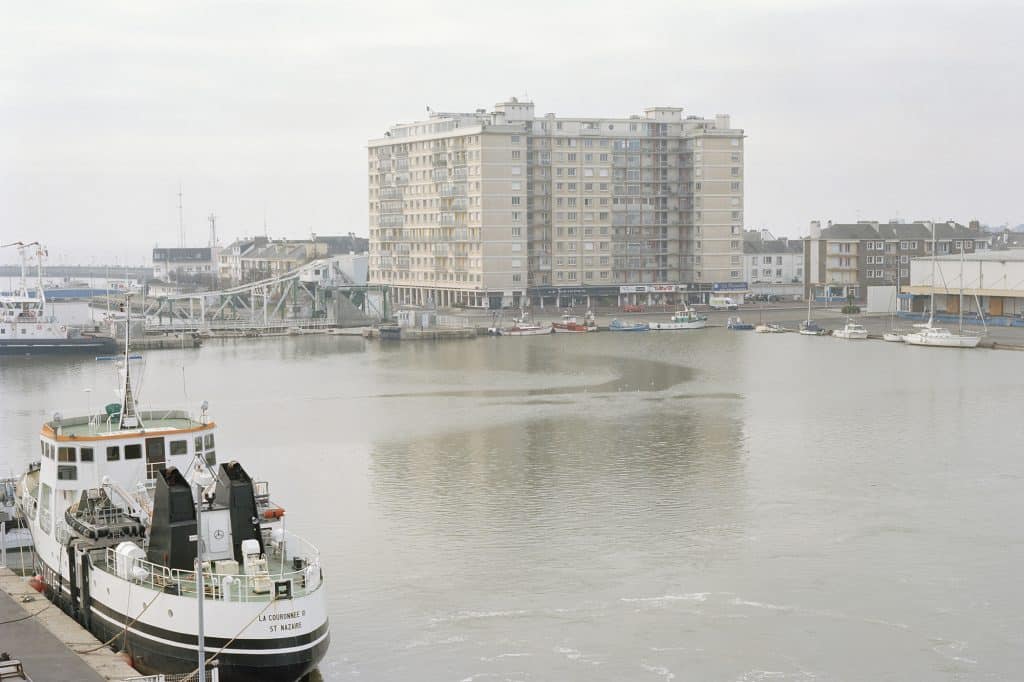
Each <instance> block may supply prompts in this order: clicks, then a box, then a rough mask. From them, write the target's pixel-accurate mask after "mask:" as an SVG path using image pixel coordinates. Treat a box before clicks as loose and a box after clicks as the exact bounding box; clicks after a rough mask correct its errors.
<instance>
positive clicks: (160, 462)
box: [146, 438, 167, 479]
mask: <svg viewBox="0 0 1024 682" xmlns="http://www.w3.org/2000/svg"><path fill="white" fill-rule="evenodd" d="M166 466H167V457H166V455H165V453H164V439H163V438H147V439H146V478H148V479H154V478H156V477H157V474H159V473H160V470H161V469H163V468H164V467H166Z"/></svg>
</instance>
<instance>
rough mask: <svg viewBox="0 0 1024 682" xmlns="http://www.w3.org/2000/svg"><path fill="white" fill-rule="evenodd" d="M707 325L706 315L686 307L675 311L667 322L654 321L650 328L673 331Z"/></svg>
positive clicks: (699, 327)
mask: <svg viewBox="0 0 1024 682" xmlns="http://www.w3.org/2000/svg"><path fill="white" fill-rule="evenodd" d="M706 326H708V318H707V315H698V314H697V313H696V312H694V311H693V310H691V309H689V308H686V309H685V310H680V311H677V312H676V313H675V314H674V315H673V316H672V317H671V319H669V321H668V322H654V323H652V324H651V329H654V330H661V331H674V330H677V329H704V327H706Z"/></svg>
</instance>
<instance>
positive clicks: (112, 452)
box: [107, 445, 121, 462]
mask: <svg viewBox="0 0 1024 682" xmlns="http://www.w3.org/2000/svg"><path fill="white" fill-rule="evenodd" d="M119 459H121V446H120V445H108V446H107V461H108V462H116V461H118V460H119Z"/></svg>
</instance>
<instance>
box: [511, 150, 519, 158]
mask: <svg viewBox="0 0 1024 682" xmlns="http://www.w3.org/2000/svg"><path fill="white" fill-rule="evenodd" d="M512 158H513V159H518V158H519V150H518V149H513V150H512Z"/></svg>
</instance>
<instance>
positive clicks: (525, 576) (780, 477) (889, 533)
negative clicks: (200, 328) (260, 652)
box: [0, 329, 1024, 681]
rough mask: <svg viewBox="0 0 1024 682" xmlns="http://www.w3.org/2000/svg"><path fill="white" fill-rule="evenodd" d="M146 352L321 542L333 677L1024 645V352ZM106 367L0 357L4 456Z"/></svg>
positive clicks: (912, 666) (108, 389) (997, 664)
mask: <svg viewBox="0 0 1024 682" xmlns="http://www.w3.org/2000/svg"><path fill="white" fill-rule="evenodd" d="M145 363H146V368H145V370H146V371H145V378H144V382H143V386H142V401H141V402H142V403H143V404H144V406H146V407H148V406H150V405H152V406H158V405H159V406H171V407H178V406H182V405H185V404H187V405H190V406H192V408H193V409H196V406H197V405H198V404H199V403H200V402H201V401H202V400H204V399H205V400H209V401H210V405H211V413H212V415H213V416H214V418H215V419H216V420H217V422H218V424H219V426H220V434H219V436H218V442H219V445H220V447H219V449H218V450H219V453H220V457H221V458H222V459H223V458H225V457H233V458H238V459H240V460H241V461H242V462H243V463H244V464H245V466H246V467H247V468H248V469H249V471H250V472H252V473H254V474H255V475H257V476H260V477H267V478H269V479H270V480H271V481H272V493H273V496H274V497H275V499H277V500H278V501H280V502H281V503H282V504H283V505H284V506H285V507H286V508H287V509H288V517H287V518H288V527H289V528H290V529H292V530H295V531H296V532H299V533H301V534H303V535H306V536H307V537H309V538H310V539H311V540H313V541H314V542H316V543H317V544H319V545H320V547H321V548H322V550H323V553H324V564H325V571H326V575H327V578H328V581H329V582H328V587H329V590H330V593H329V594H330V604H331V611H332V631H333V643H332V647H331V651H330V654H329V656H328V658H327V659H326V660H325V661H324V663H323V664H322V666H321V671H322V673H323V675H324V677H325V678H326V679H329V680H349V679H362V680H411V679H417V680H420V679H422V680H453V681H462V680H568V679H574V680H654V681H657V680H672V679H675V680H885V679H888V680H1002V679H1019V678H1020V675H1021V672H1020V671H1021V670H1022V669H1024V587H1022V582H1021V580H1020V571H1021V566H1022V565H1024V542H1022V540H1024V532H1022V531H1021V529H1020V523H1021V519H1022V518H1024V495H1022V477H1024V458H1022V457H1021V456H1020V447H1019V443H1020V442H1021V438H1022V436H1024V427H1022V425H1021V421H1020V418H1019V416H1018V414H1017V413H1018V412H1019V406H1020V405H1022V404H1024V402H1022V401H1024V386H1022V383H1021V381H1020V379H1019V376H1020V373H1021V369H1022V366H1024V355H1020V354H1015V353H1010V352H993V351H977V352H952V351H950V352H947V351H943V350H932V349H913V348H908V347H902V346H897V345H894V344H884V343H878V342H867V343H851V342H843V341H840V340H837V339H831V338H807V337H801V336H797V335H795V334H786V335H778V336H776V335H764V336H760V335H753V334H743V333H735V332H727V331H725V330H723V329H709V330H705V331H703V332H675V333H673V332H664V333H656V332H652V333H647V334H607V333H606V334H589V335H578V336H577V335H555V336H550V337H543V338H542V337H534V338H500V339H490V338H486V339H478V340H475V341H464V342H451V343H446V344H415V343H407V344H402V345H381V344H378V343H376V342H365V341H363V340H362V339H359V338H346V337H305V338H279V339H255V340H233V341H223V342H211V343H208V344H207V345H206V346H205V347H203V348H202V349H199V350H185V351H180V352H179V351H154V352H150V353H148V354H147V355H146V360H145ZM86 388H92V389H93V391H92V392H85V391H84V389H86ZM113 392H114V382H113V380H112V378H111V377H110V370H109V367H108V366H99V367H97V366H96V364H95V363H93V362H91V361H87V360H74V361H71V360H48V359H41V360H31V361H30V360H25V359H18V358H14V359H12V358H7V359H0V434H2V435H0V472H3V474H4V475H7V473H8V471H11V472H14V473H17V472H19V471H20V470H21V469H22V468H23V467H24V466H25V464H26V463H27V462H28V461H29V459H30V458H31V457H32V453H34V452H37V449H38V448H37V445H36V436H37V433H38V430H39V426H40V424H41V422H42V421H43V420H45V419H47V418H49V417H50V415H51V414H52V413H53V412H54V411H57V410H60V411H62V412H63V413H64V414H65V415H70V414H73V413H79V412H84V411H85V410H86V409H87V406H88V405H89V404H90V403H91V404H92V406H93V407H96V406H98V405H100V404H101V403H105V402H109V401H110V400H111V399H112V398H113V396H114V393H113Z"/></svg>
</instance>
